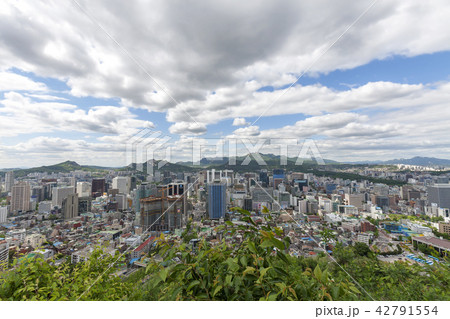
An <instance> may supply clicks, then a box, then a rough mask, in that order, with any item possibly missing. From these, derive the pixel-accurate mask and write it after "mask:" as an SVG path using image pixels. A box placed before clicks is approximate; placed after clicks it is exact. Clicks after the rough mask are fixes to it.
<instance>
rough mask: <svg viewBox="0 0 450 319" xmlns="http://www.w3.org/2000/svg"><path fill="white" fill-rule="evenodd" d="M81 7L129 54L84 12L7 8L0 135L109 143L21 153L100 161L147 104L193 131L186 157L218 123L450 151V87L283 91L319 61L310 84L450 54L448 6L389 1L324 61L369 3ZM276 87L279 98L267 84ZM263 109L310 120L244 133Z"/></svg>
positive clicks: (137, 122) (337, 141) (1, 26)
mask: <svg viewBox="0 0 450 319" xmlns="http://www.w3.org/2000/svg"><path fill="white" fill-rule="evenodd" d="M79 2H80V4H81V6H82V7H83V8H85V9H86V10H87V11H88V12H89V14H90V15H91V16H92V18H93V20H95V21H96V22H98V23H100V24H101V25H102V27H104V29H105V30H107V31H108V33H109V34H110V35H111V36H112V37H113V38H114V39H116V40H117V41H118V42H119V43H120V45H121V47H118V46H117V45H116V43H115V42H114V41H112V40H111V38H110V37H109V36H108V35H106V34H105V33H104V32H103V31H102V30H101V29H100V28H99V27H98V26H97V25H96V23H95V22H93V21H91V20H90V19H89V18H88V17H87V16H86V15H84V14H83V12H82V11H81V10H79V8H77V6H76V5H73V4H70V5H69V4H67V3H63V2H59V1H48V2H25V1H7V2H6V3H4V4H3V5H2V6H1V7H0V43H1V44H2V45H1V46H0V60H1V61H2V69H1V70H0V91H2V92H5V93H4V94H3V96H4V97H3V99H2V100H1V101H0V103H1V104H0V123H2V125H0V136H1V137H2V138H5V137H11V136H18V135H25V134H30V133H36V134H41V133H49V132H65V133H68V132H69V133H70V132H86V133H98V134H99V135H100V136H98V135H96V136H95V137H96V138H97V143H92V144H98V145H99V146H100V147H99V151H95V148H94V147H92V148H91V145H90V144H89V143H88V144H85V143H82V142H80V141H78V140H77V139H74V140H75V141H76V142H73V143H75V144H71V143H72V142H70V141H65V140H49V138H47V139H45V138H43V139H41V140H32V141H31V142H30V143H31V144H27V143H28V142H26V141H24V142H22V143H18V144H17V145H21V146H20V147H22V148H23V149H24V150H27V149H28V150H31V149H33V146H35V147H34V150H42V152H44V150H45V149H51V148H52V147H54V149H55V150H60V152H62V153H64V152H66V151H67V150H66V149H61V147H62V146H61V145H63V146H64V145H67V146H68V148H67V149H70V147H74V148H77V149H78V150H80V152H79V154H84V155H86V156H89V157H91V158H101V157H102V155H101V153H100V152H101V151H100V150H102V151H103V150H104V151H105V152H107V151H108V150H107V149H108V147H112V148H113V146H114V145H123V143H124V141H126V139H127V137H128V136H130V135H132V134H134V133H135V132H136V130H137V129H138V128H140V127H152V126H153V123H151V122H149V121H144V120H141V119H139V118H138V117H137V116H136V115H135V114H134V113H133V112H132V108H142V109H145V110H148V111H152V112H153V111H155V112H164V113H165V114H166V119H167V121H169V122H170V125H171V126H170V127H169V132H170V133H172V134H179V135H182V138H180V140H178V141H177V142H176V146H177V147H178V149H179V150H183V145H182V144H183V143H188V140H189V137H187V136H185V135H201V134H204V133H207V128H208V126H209V125H214V124H217V123H219V122H221V121H223V120H226V119H233V126H245V127H241V128H238V129H236V130H234V132H233V133H232V134H231V135H229V136H236V137H252V138H266V137H279V138H283V137H286V136H288V137H291V136H294V137H295V138H298V139H302V138H308V137H312V136H320V137H321V138H322V140H321V141H320V143H321V147H322V148H323V149H324V152H327V154H328V155H329V157H331V158H336V157H339V156H349V157H351V156H355V154H353V152H352V150H355V149H357V150H359V151H358V156H363V155H364V156H368V154H373V156H388V155H390V157H392V155H394V154H392V150H393V149H395V148H396V147H397V148H398V149H401V150H403V151H405V152H406V150H408V151H410V152H414V150H426V151H427V152H429V151H430V150H433V149H434V150H437V148H438V147H439V150H440V151H441V152H442V154H449V153H450V151H449V150H448V145H447V143H446V141H448V138H447V137H446V132H447V130H448V128H447V127H448V124H447V122H448V118H449V117H450V114H449V112H448V111H447V110H448V109H449V108H448V101H449V100H450V84H449V83H448V82H442V83H435V84H426V83H423V84H414V85H411V84H402V83H394V82H390V81H389V79H386V80H385V81H378V82H369V83H363V84H362V85H360V86H352V87H350V88H349V89H348V90H345V91H337V90H334V89H332V88H329V87H326V86H324V85H322V84H319V83H317V84H312V85H303V86H301V85H297V86H294V87H292V88H291V89H290V90H289V91H287V92H286V93H285V94H283V96H281V97H280V94H281V93H283V91H281V90H279V88H282V87H286V86H287V85H289V84H291V83H292V82H294V81H295V80H296V78H297V77H298V76H299V75H300V74H302V72H304V71H306V70H308V68H309V67H311V68H310V72H309V74H308V75H310V76H311V75H318V74H323V73H327V72H331V71H335V70H345V69H351V68H354V67H357V66H360V65H365V64H367V63H368V62H370V61H373V60H376V59H379V60H381V59H387V58H389V57H392V56H395V55H401V56H405V57H412V56H416V55H421V54H428V53H434V52H440V51H444V50H450V33H449V32H443V31H442V30H448V29H449V28H450V20H449V19H448V16H450V5H449V4H448V1H445V0H440V1H434V2H433V3H427V2H424V1H419V0H411V1H408V2H396V1H378V2H377V3H376V5H375V6H374V7H373V8H372V9H371V10H369V12H367V14H366V15H365V16H364V17H362V18H361V20H360V21H358V23H357V24H356V25H355V26H354V27H352V28H351V29H350V30H349V31H348V32H347V33H346V34H345V35H344V36H342V38H340V40H339V41H338V42H337V43H336V44H335V45H334V46H333V47H332V48H331V49H330V50H329V51H328V52H327V53H326V54H325V55H323V56H322V57H321V58H320V59H319V60H318V61H317V63H314V64H312V63H313V62H314V61H315V60H316V59H317V58H318V57H320V56H321V55H322V54H323V52H324V50H326V49H327V48H328V46H329V45H330V44H331V43H333V41H335V40H336V39H337V38H338V37H339V35H341V34H342V32H343V31H344V30H345V29H346V28H347V27H348V26H349V25H350V24H351V23H352V22H354V20H355V19H356V18H357V17H358V16H359V15H360V14H361V13H362V12H363V11H364V10H365V9H366V8H367V7H368V6H369V4H371V3H372V0H367V1H357V2H355V1H351V0H344V1H340V2H336V1H331V0H330V1H319V2H317V1H316V2H307V1H302V2H300V1H295V0H288V1H286V2H284V3H283V5H282V6H280V5H279V4H278V3H275V2H264V3H261V2H260V1H253V0H250V1H245V2H241V3H239V5H236V4H233V3H230V2H229V1H215V2H214V3H205V2H204V1H189V2H185V1H181V0H180V1H176V2H166V1H140V2H132V3H124V2H107V1H94V2H92V1H86V0H85V1H81V0H79ZM343 7H345V8H346V10H342V8H343ZM386 30H388V31H389V32H386ZM122 48H124V49H125V50H126V51H127V52H124V50H122ZM128 53H129V54H131V55H132V57H133V58H134V61H133V58H130V57H129V55H128ZM136 61H138V64H139V65H140V66H138V65H137V64H136ZM15 69H19V70H22V71H24V72H32V73H33V74H34V75H36V76H39V77H42V78H57V79H59V80H61V81H64V82H65V83H66V84H67V85H68V86H69V88H70V92H69V93H70V94H72V95H74V96H80V97H82V96H93V97H100V98H119V99H120V105H121V107H115V106H96V107H92V108H88V109H82V108H80V107H78V106H76V105H73V104H72V103H71V102H69V101H65V100H63V99H62V98H58V97H56V96H52V95H51V92H50V90H49V89H48V87H47V86H46V85H45V84H44V83H40V82H37V81H35V80H33V79H31V78H27V77H25V76H23V75H20V74H16V73H13V71H11V70H15ZM21 74H22V73H21ZM24 74H27V73H24ZM149 74H150V75H151V77H152V78H153V79H154V80H156V81H157V82H158V83H159V85H158V84H156V83H155V81H154V80H153V79H152V78H150V77H149ZM49 85H50V84H49ZM265 86H272V87H274V88H275V91H273V92H269V91H260V90H259V89H260V88H261V87H265ZM10 91H16V92H10ZM17 91H19V92H17ZM36 100H37V101H36ZM150 114H151V113H150ZM261 114H263V115H264V116H275V115H295V114H301V117H302V118H303V117H304V116H306V117H307V118H306V119H304V120H301V121H297V122H296V123H295V124H294V125H283V126H282V127H278V128H274V129H265V128H264V127H261V128H259V127H258V126H256V125H254V124H252V126H247V125H249V124H250V123H248V122H246V120H245V119H246V118H247V119H248V118H251V117H256V118H257V117H259V116H260V115H261ZM260 125H261V124H260ZM221 131H223V128H221ZM225 134H228V133H227V132H226V133H225ZM196 138H197V139H198V137H196ZM435 141H440V142H435ZM2 142H3V141H2ZM58 143H60V145H59V146H58ZM108 145H109V146H108ZM383 145H385V148H384V150H383ZM38 146H39V147H38ZM58 147H59V148H58ZM83 148H86V149H88V150H89V151H90V152H91V153H92V154H91V155H88V154H87V153H83V152H82V149H83ZM333 150H336V151H339V152H340V153H339V154H336V153H333ZM370 152H373V153H370ZM436 152H437V151H436ZM35 154H38V152H36V153H35ZM346 154H347V155H346ZM430 154H431V153H430ZM2 155H3V154H2ZM77 156H78V155H77ZM102 158H103V157H102ZM106 160H109V161H110V160H111V159H106Z"/></svg>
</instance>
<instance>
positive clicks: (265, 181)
mask: <svg viewBox="0 0 450 319" xmlns="http://www.w3.org/2000/svg"><path fill="white" fill-rule="evenodd" d="M259 181H260V183H261V186H262V187H267V186H269V175H268V174H267V170H265V169H264V170H261V171H260V172H259Z"/></svg>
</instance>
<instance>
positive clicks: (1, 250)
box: [0, 240, 9, 271]
mask: <svg viewBox="0 0 450 319" xmlns="http://www.w3.org/2000/svg"><path fill="white" fill-rule="evenodd" d="M8 262H9V244H8V242H7V241H6V240H0V271H2V270H6V269H8Z"/></svg>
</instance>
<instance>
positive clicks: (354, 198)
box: [345, 194, 389, 209]
mask: <svg viewBox="0 0 450 319" xmlns="http://www.w3.org/2000/svg"><path fill="white" fill-rule="evenodd" d="M345 200H346V201H347V205H353V206H355V207H357V208H359V209H362V205H363V203H364V194H345ZM387 206H389V205H387Z"/></svg>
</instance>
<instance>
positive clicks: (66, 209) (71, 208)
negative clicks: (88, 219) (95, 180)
mask: <svg viewBox="0 0 450 319" xmlns="http://www.w3.org/2000/svg"><path fill="white" fill-rule="evenodd" d="M61 206H62V213H63V216H64V219H72V218H75V217H77V216H78V215H79V214H78V194H76V193H75V194H69V195H68V196H67V197H66V198H64V200H63V202H62V205H61Z"/></svg>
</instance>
